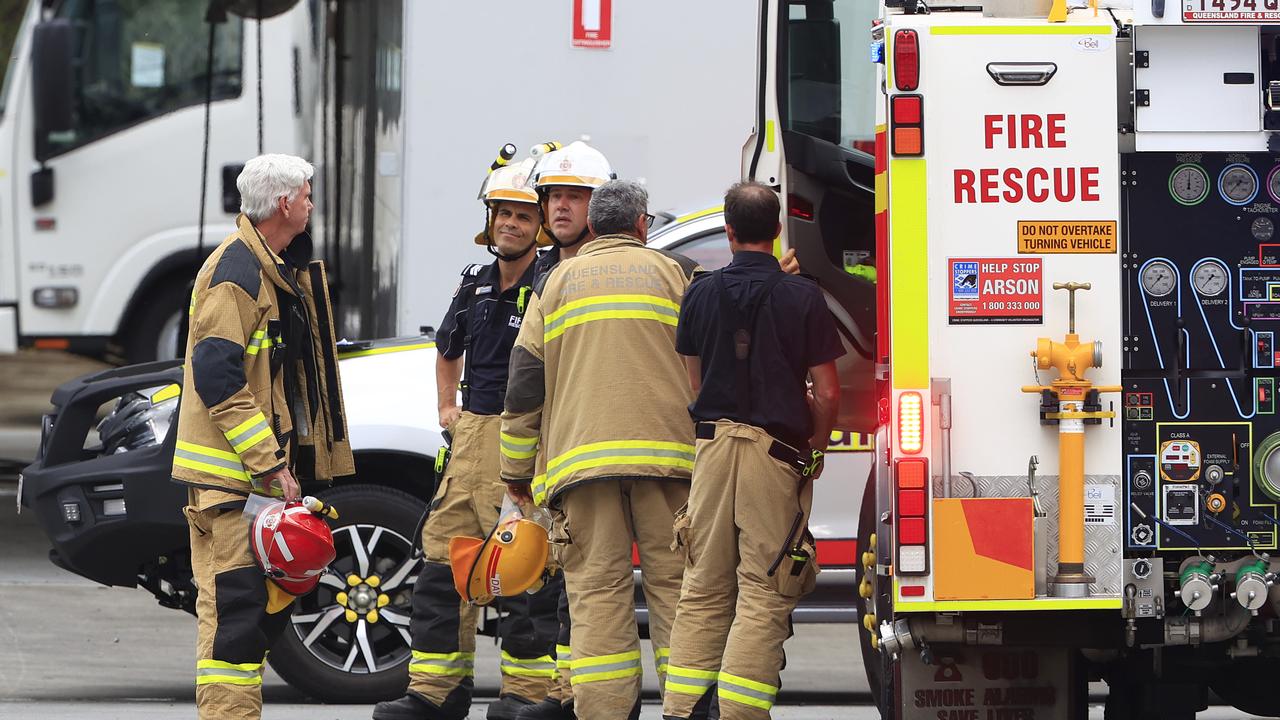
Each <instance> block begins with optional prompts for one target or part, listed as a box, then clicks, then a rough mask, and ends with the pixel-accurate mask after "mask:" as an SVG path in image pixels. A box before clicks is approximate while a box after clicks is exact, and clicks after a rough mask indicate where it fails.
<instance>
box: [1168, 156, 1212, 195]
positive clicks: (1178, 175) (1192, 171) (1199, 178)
mask: <svg viewBox="0 0 1280 720" xmlns="http://www.w3.org/2000/svg"><path fill="white" fill-rule="evenodd" d="M1169 192H1170V193H1172V194H1173V199H1174V200H1177V201H1178V202H1180V203H1182V204H1183V205H1196V204H1198V203H1199V202H1200V201H1202V200H1204V199H1205V196H1207V195H1208V194H1209V175H1208V174H1207V173H1205V171H1204V168H1202V167H1200V166H1199V165H1191V164H1186V165H1179V166H1178V167H1176V168H1174V169H1173V173H1172V174H1171V175H1169Z"/></svg>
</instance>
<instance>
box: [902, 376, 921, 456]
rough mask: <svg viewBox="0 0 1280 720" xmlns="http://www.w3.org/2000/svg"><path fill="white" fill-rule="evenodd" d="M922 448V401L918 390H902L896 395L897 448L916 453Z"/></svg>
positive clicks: (912, 453) (910, 453) (904, 451)
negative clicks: (902, 391)
mask: <svg viewBox="0 0 1280 720" xmlns="http://www.w3.org/2000/svg"><path fill="white" fill-rule="evenodd" d="M923 448H924V401H923V400H922V399H921V398H920V393H918V392H914V391H908V392H904V393H902V394H901V395H899V396H898V450H899V451H900V452H902V453H904V454H906V455H917V454H919V453H920V451H921V450H922V449H923Z"/></svg>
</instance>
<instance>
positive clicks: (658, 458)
mask: <svg viewBox="0 0 1280 720" xmlns="http://www.w3.org/2000/svg"><path fill="white" fill-rule="evenodd" d="M694 455H695V450H694V447H693V446H692V445H687V444H685V443H677V442H667V441H662V440H607V441H604V442H598V443H589V444H587V445H579V446H578V447H576V448H574V449H572V450H570V451H569V452H566V453H563V454H561V455H559V456H557V457H556V458H554V459H553V460H551V461H550V462H549V463H547V473H546V475H545V476H544V475H539V476H538V477H535V478H534V479H533V486H532V488H531V490H532V491H533V499H534V502H536V503H539V504H541V503H542V500H541V498H545V497H546V496H547V494H549V493H550V492H551V491H552V490H553V489H555V486H556V484H558V483H559V482H560V481H561V480H562V479H564V477H565V476H566V475H568V474H570V473H572V472H574V471H576V470H587V469H590V468H597V467H607V466H610V465H649V466H660V467H678V468H684V469H687V470H690V471H692V470H693V460H694Z"/></svg>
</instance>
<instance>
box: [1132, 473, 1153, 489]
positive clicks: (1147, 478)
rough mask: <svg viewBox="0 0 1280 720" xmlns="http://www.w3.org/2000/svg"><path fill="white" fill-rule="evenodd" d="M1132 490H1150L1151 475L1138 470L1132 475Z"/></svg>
mask: <svg viewBox="0 0 1280 720" xmlns="http://www.w3.org/2000/svg"><path fill="white" fill-rule="evenodd" d="M1133 488H1134V489H1135V490H1150V489H1151V473H1149V472H1147V471H1146V470H1139V471H1138V472H1136V473H1134V474H1133Z"/></svg>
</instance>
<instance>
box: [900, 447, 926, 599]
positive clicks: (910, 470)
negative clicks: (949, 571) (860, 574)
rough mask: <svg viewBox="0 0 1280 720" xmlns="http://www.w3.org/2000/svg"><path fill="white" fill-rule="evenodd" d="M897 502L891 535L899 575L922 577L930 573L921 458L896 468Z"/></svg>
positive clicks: (924, 462) (902, 461) (904, 461)
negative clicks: (894, 539)
mask: <svg viewBox="0 0 1280 720" xmlns="http://www.w3.org/2000/svg"><path fill="white" fill-rule="evenodd" d="M895 470H896V473H895V475H896V478H895V479H896V481H897V482H896V488H895V492H896V494H897V502H896V503H895V505H894V520H895V522H894V533H895V536H896V539H897V546H898V553H897V554H898V559H897V563H896V564H895V567H894V571H895V572H897V573H898V574H899V575H913V574H914V575H921V574H924V573H927V572H928V571H929V525H928V523H927V522H926V518H927V517H928V502H929V490H928V485H929V463H928V461H926V460H925V459H924V458H905V459H903V460H899V461H898V463H897V465H896V466H895Z"/></svg>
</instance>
